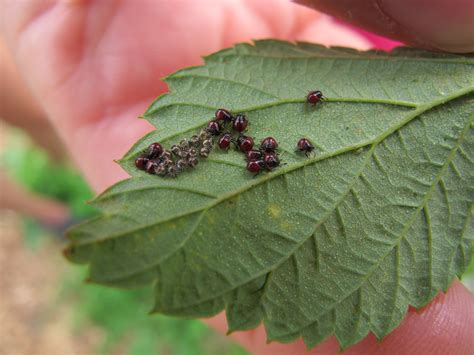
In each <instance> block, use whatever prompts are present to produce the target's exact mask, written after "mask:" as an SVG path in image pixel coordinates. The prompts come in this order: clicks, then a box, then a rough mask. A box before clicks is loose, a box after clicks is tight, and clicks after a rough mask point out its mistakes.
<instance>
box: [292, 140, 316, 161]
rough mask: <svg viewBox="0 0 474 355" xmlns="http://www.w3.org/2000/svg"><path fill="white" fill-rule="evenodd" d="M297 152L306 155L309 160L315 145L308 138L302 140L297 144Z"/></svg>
mask: <svg viewBox="0 0 474 355" xmlns="http://www.w3.org/2000/svg"><path fill="white" fill-rule="evenodd" d="M296 147H297V150H298V151H299V152H302V153H304V154H305V155H306V156H307V157H308V158H309V155H310V154H311V152H312V151H313V150H314V145H313V143H311V141H310V140H309V139H307V138H301V139H300V140H299V141H298V143H297V144H296Z"/></svg>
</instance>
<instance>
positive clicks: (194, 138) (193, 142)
mask: <svg viewBox="0 0 474 355" xmlns="http://www.w3.org/2000/svg"><path fill="white" fill-rule="evenodd" d="M200 144H201V140H200V139H199V136H197V135H194V136H192V137H191V138H189V145H191V146H193V147H199V145H200Z"/></svg>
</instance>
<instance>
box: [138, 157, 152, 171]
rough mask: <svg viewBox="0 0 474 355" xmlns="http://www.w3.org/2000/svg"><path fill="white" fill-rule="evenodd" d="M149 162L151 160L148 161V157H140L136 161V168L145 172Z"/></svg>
mask: <svg viewBox="0 0 474 355" xmlns="http://www.w3.org/2000/svg"><path fill="white" fill-rule="evenodd" d="M148 160H150V159H148V158H147V157H144V156H139V157H137V158H136V159H135V166H136V167H137V169H140V170H145V168H146V163H148Z"/></svg>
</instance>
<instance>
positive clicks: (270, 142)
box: [260, 137, 278, 153]
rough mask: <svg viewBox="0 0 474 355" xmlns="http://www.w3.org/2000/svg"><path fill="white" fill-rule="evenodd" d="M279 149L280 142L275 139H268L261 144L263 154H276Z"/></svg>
mask: <svg viewBox="0 0 474 355" xmlns="http://www.w3.org/2000/svg"><path fill="white" fill-rule="evenodd" d="M277 148H278V142H277V141H276V139H275V138H273V137H267V138H264V139H263V140H262V142H261V143H260V150H262V151H263V152H267V153H270V152H274V151H275V150H276V149H277Z"/></svg>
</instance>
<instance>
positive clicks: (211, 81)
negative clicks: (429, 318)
mask: <svg viewBox="0 0 474 355" xmlns="http://www.w3.org/2000/svg"><path fill="white" fill-rule="evenodd" d="M473 64H474V60H473V59H472V57H461V56H454V55H439V56H437V57H435V56H434V55H432V54H430V53H427V52H422V51H417V50H409V49H405V48H400V49H397V50H395V51H394V52H392V53H391V54H387V53H379V52H364V53H361V52H356V51H353V50H349V49H345V48H324V47H320V46H317V45H311V44H306V43H299V44H297V45H293V44H289V43H285V42H277V41H259V42H256V43H255V45H248V44H242V45H237V46H236V47H234V48H231V49H228V50H224V51H221V52H218V53H216V54H214V55H212V56H210V57H207V58H206V64H205V66H202V67H193V68H187V69H183V70H181V71H179V72H177V73H175V74H173V75H171V76H170V77H168V78H167V79H166V82H167V83H168V85H169V86H170V94H167V95H163V96H160V97H159V98H158V99H157V100H155V102H154V103H153V104H152V105H151V106H150V108H149V109H148V111H147V113H146V114H145V118H146V119H148V120H149V121H150V122H151V123H152V124H154V125H155V126H156V127H157V130H156V131H155V132H152V133H151V134H149V135H147V136H146V137H144V138H143V139H142V140H140V141H139V142H138V143H137V144H136V145H135V146H134V147H133V148H132V149H131V150H130V151H129V152H128V153H127V154H126V155H125V157H124V158H123V159H122V160H121V165H122V167H123V168H124V169H125V170H127V171H128V172H129V173H130V174H131V175H132V178H131V179H128V180H125V181H123V182H120V183H118V184H116V185H114V186H113V187H112V188H110V189H108V190H107V191H105V192H104V193H103V194H102V195H101V196H99V197H98V198H97V199H96V200H95V202H94V204H95V205H96V206H98V207H99V208H100V209H101V210H102V211H103V215H102V216H101V217H99V218H97V219H95V220H92V221H90V222H86V223H84V224H82V225H79V226H78V227H76V228H75V229H73V230H72V231H71V232H70V237H71V240H72V242H71V246H70V248H69V249H68V256H69V258H70V259H71V260H73V261H76V262H81V263H89V264H90V266H91V268H90V277H91V280H92V281H95V282H98V283H103V284H108V285H113V286H118V287H135V286H141V285H144V284H147V283H150V282H155V293H156V303H155V306H154V311H156V312H162V313H166V314H172V315H177V316H184V317H207V316H212V315H214V314H216V313H218V312H220V311H221V310H223V309H224V308H225V309H226V312H227V318H228V322H229V330H230V331H235V330H243V329H251V328H253V327H255V326H257V325H258V324H259V323H260V322H262V321H263V322H264V324H265V327H266V330H267V334H268V338H269V340H276V341H282V342H289V341H293V340H294V339H296V338H298V337H303V339H304V341H305V342H306V344H307V345H308V347H313V346H315V345H317V344H318V343H319V342H321V341H322V340H323V339H325V338H326V337H327V336H329V335H332V334H335V335H336V337H337V338H338V340H339V342H340V344H341V347H343V348H346V347H347V346H350V345H352V344H355V343H357V342H358V341H360V340H361V339H362V338H363V337H365V336H366V335H367V333H368V332H369V331H371V332H373V333H374V334H375V335H376V336H377V337H378V338H382V337H383V336H385V335H386V334H388V333H389V332H390V331H391V330H393V329H394V328H395V327H396V326H397V325H398V324H399V323H400V321H401V320H402V318H403V316H404V315H405V313H406V310H407V307H408V305H413V306H415V307H417V308H419V307H421V306H423V305H425V304H426V303H428V302H429V301H430V300H431V299H432V298H433V297H434V296H435V295H436V293H437V292H438V291H439V290H446V289H447V287H448V286H449V284H450V282H451V281H452V279H453V278H454V277H455V276H456V275H460V274H461V273H462V271H463V270H464V268H465V266H466V265H467V263H468V262H469V258H470V256H471V252H470V248H471V244H472V239H473V238H474V236H472V235H471V234H472V232H470V231H472V223H473V219H472V212H471V208H472V204H473V200H474V173H473V171H474V128H473V125H474V114H473V112H474V95H473V93H474V75H473ZM314 89H321V90H322V91H323V92H324V94H325V96H327V97H328V100H327V101H326V102H324V103H323V104H322V105H319V106H316V107H311V106H308V105H306V104H304V100H305V95H306V93H307V92H308V91H310V90H314ZM218 107H228V108H230V109H231V110H233V111H234V112H244V113H246V114H247V115H248V117H249V120H250V122H251V125H250V128H249V133H250V134H251V135H253V136H255V137H257V138H259V139H261V138H263V137H265V136H269V135H272V136H275V138H277V140H278V141H279V142H280V147H281V153H282V154H281V159H282V160H283V161H284V162H285V163H287V165H285V166H283V167H281V168H279V169H277V170H275V171H274V172H272V173H268V174H261V175H259V176H258V177H256V178H251V176H249V175H248V174H247V173H246V172H245V163H244V161H243V159H242V156H241V155H239V154H237V153H236V152H229V153H223V152H215V151H214V152H213V153H212V154H211V155H210V157H209V158H208V160H207V161H205V162H203V163H202V164H200V165H199V166H198V168H197V169H195V170H194V171H192V172H189V173H185V174H183V175H181V176H179V177H178V178H177V179H161V178H157V177H154V176H149V175H146V174H144V173H142V172H139V171H136V170H135V169H134V167H133V160H134V158H135V157H136V156H137V154H139V153H140V152H141V151H142V150H143V149H144V148H145V147H146V146H147V145H148V144H149V143H151V142H153V141H160V142H163V143H165V144H166V145H170V144H173V143H175V142H176V141H179V140H180V139H182V138H183V137H189V136H190V135H192V134H194V133H195V132H196V131H197V130H198V129H200V128H202V127H203V126H204V125H205V123H206V122H207V121H208V120H209V118H210V117H212V115H213V112H214V111H215V109H216V108H218ZM302 136H305V137H308V138H310V139H311V140H312V141H313V142H314V143H315V145H316V147H317V150H316V152H317V153H316V154H315V156H313V157H311V158H309V159H307V158H305V157H302V156H300V155H297V154H295V153H294V146H295V144H296V141H297V140H298V139H299V138H300V137H302Z"/></svg>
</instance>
